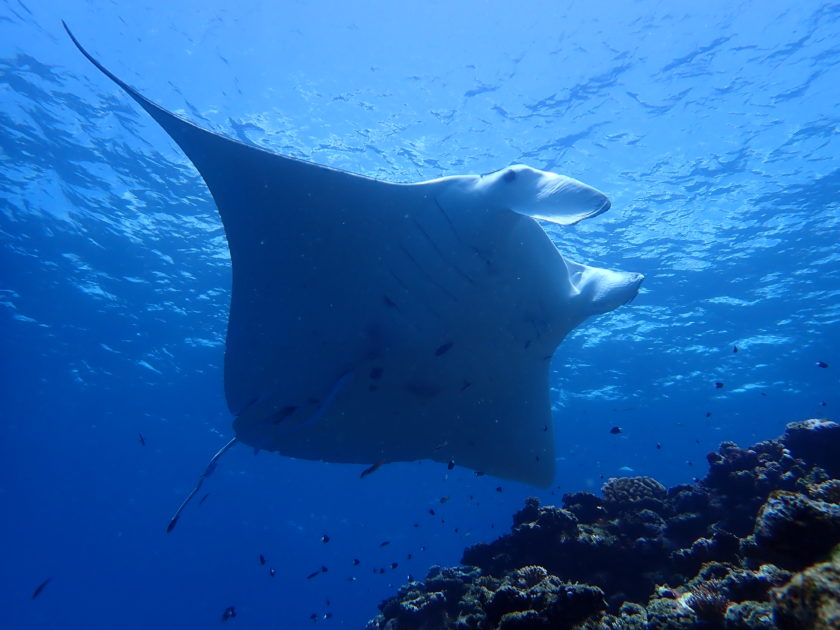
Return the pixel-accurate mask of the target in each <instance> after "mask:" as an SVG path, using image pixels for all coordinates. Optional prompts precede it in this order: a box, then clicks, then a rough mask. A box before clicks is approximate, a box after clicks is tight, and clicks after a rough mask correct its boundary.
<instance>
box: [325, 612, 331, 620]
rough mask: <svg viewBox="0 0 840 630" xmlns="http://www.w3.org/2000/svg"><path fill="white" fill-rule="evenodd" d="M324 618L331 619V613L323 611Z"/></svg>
mask: <svg viewBox="0 0 840 630" xmlns="http://www.w3.org/2000/svg"><path fill="white" fill-rule="evenodd" d="M324 619H332V613H331V612H325V613H324Z"/></svg>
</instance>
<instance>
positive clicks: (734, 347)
mask: <svg viewBox="0 0 840 630" xmlns="http://www.w3.org/2000/svg"><path fill="white" fill-rule="evenodd" d="M736 352H738V346H732V354H735V353H736Z"/></svg>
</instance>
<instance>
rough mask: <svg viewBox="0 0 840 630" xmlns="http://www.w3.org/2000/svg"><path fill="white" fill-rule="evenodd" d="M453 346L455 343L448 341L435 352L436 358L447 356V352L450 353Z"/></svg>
mask: <svg viewBox="0 0 840 630" xmlns="http://www.w3.org/2000/svg"><path fill="white" fill-rule="evenodd" d="M453 345H454V343H453V342H452V341H447V342H446V343H445V344H443V345H442V346H438V348H437V350H435V356H436V357H439V356H441V355H444V354H446V353H447V352H449V350H450V349H451V348H452V346H453Z"/></svg>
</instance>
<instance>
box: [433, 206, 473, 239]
mask: <svg viewBox="0 0 840 630" xmlns="http://www.w3.org/2000/svg"><path fill="white" fill-rule="evenodd" d="M433 201H434V202H435V205H436V206H437V208H438V210H440V212H441V214H443V217H444V218H445V219H446V223H447V224H448V225H449V229H450V230H452V234H454V235H455V239H456V240H458V241H459V242H460V243H461V245H464V246H465V247H466V244H465V243H464V239H462V238H461V235H460V234H458V230H456V229H455V224H454V223H453V222H452V219H451V218H450V217H449V213H448V212H447V211H446V210H445V209H444V207H443V206H442V205H440V202H439V201H438V200H437V199H433Z"/></svg>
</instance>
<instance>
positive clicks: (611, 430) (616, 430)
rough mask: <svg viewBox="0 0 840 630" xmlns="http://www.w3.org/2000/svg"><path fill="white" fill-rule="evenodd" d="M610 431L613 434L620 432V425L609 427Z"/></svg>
mask: <svg viewBox="0 0 840 630" xmlns="http://www.w3.org/2000/svg"><path fill="white" fill-rule="evenodd" d="M610 433H612V434H613V435H618V434H619V433H621V427H613V428H612V429H610Z"/></svg>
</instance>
